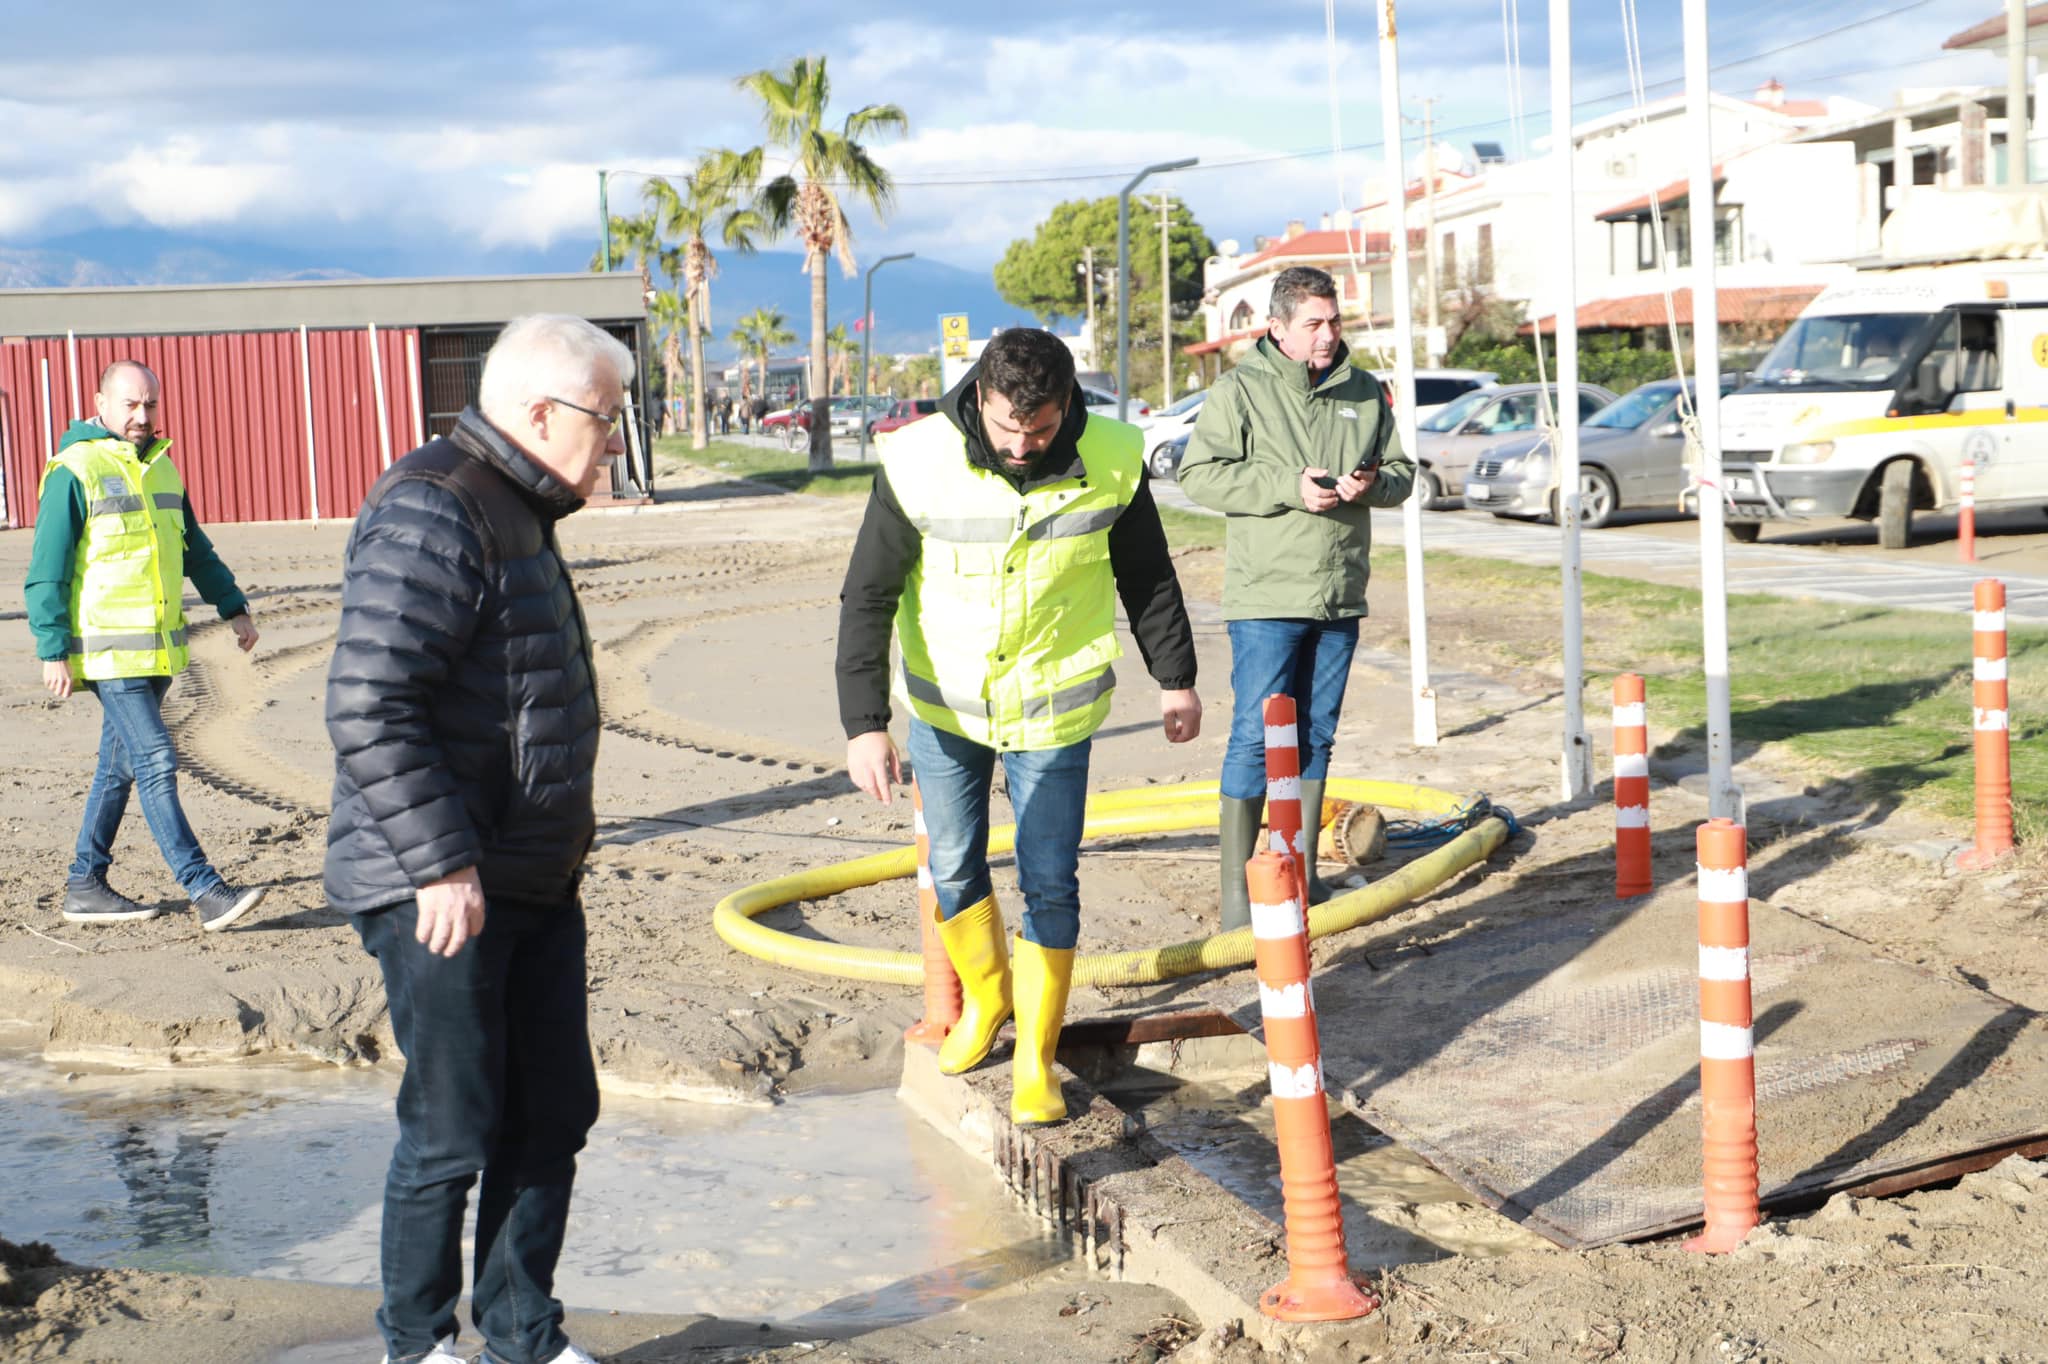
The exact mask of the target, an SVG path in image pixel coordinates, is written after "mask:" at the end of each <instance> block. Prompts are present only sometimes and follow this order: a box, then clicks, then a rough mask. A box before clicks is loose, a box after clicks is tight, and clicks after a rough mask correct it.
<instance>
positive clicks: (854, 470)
mask: <svg viewBox="0 0 2048 1364" xmlns="http://www.w3.org/2000/svg"><path fill="white" fill-rule="evenodd" d="M833 448H834V450H835V451H837V452H839V462H838V463H837V464H835V465H833V466H832V467H831V468H830V469H826V470H823V471H821V472H818V473H813V472H812V471H811V469H810V466H809V462H808V461H809V457H808V456H807V455H806V454H805V452H804V451H802V450H795V451H791V450H784V449H781V448H780V447H762V446H758V445H742V444H740V443H739V442H738V441H726V440H714V441H712V442H711V443H710V444H709V445H708V446H706V447H705V448H704V449H702V450H692V449H691V448H690V442H689V438H688V437H685V436H663V437H661V438H660V439H659V440H657V441H655V442H654V452H655V454H656V455H658V456H662V457H664V458H668V459H679V460H684V461H687V462H688V463H691V464H695V465H698V466H699V467H701V468H704V469H708V470H710V471H711V472H712V473H714V474H724V475H727V476H728V477H732V478H750V479H753V480H754V481H755V482H757V483H767V484H770V485H772V486H774V487H777V488H783V489H787V490H788V491H790V492H793V493H817V494H820V495H822V496H826V497H866V496H867V494H868V489H869V488H871V487H872V486H874V482H875V470H876V469H877V468H878V467H879V466H878V465H875V464H857V463H855V462H853V454H854V451H855V450H856V449H857V448H858V447H857V446H855V445H852V444H848V443H844V442H839V441H834V442H833Z"/></svg>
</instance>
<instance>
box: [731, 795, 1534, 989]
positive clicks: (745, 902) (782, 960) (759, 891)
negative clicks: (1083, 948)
mask: <svg viewBox="0 0 2048 1364" xmlns="http://www.w3.org/2000/svg"><path fill="white" fill-rule="evenodd" d="M1323 794H1324V797H1325V798H1326V799H1334V800H1349V801H1358V802H1361V803H1364V804H1371V805H1378V806H1381V807H1383V808H1392V809H1396V810H1411V811H1414V812H1416V813H1418V814H1425V815H1449V814H1456V813H1458V812H1459V811H1460V810H1461V809H1463V808H1464V802H1463V801H1462V800H1460V799H1459V798H1458V797H1457V796H1454V795H1451V794H1450V793H1449V792H1447V791H1437V790H1434V789H1432V788H1430V787H1427V786H1410V785H1408V784H1407V783H1405V782H1386V781H1364V780H1361V779H1359V778H1355V777H1332V778H1330V779H1329V782H1328V784H1327V785H1325V786H1324V788H1323ZM1216 800H1217V789H1216V783H1215V782H1213V781H1206V782H1183V783H1181V784H1179V785H1175V786H1140V787H1131V788H1129V789H1126V790H1122V791H1107V792H1104V793H1102V794H1100V795H1097V796H1092V797H1090V798H1089V801H1088V807H1087V822H1086V824H1085V826H1084V827H1083V829H1082V837H1084V838H1102V837H1106V836H1108V835H1112V834H1158V833H1178V832H1181V831H1184V830H1188V829H1211V828H1214V827H1215V826H1216ZM1016 832H1017V830H1016V826H1015V825H1011V824H1005V825H1002V826H1000V827H997V828H994V829H991V830H990V831H989V842H988V850H989V852H990V853H991V854H994V853H1003V852H1008V851H1010V849H1011V846H1012V842H1013V840H1014V838H1015V836H1016ZM1507 836H1508V826H1507V824H1506V822H1505V821H1503V820H1501V819H1500V818H1499V817H1498V816H1489V817H1488V818H1486V819H1482V820H1480V821H1479V822H1478V823H1476V824H1474V825H1473V826H1472V827H1471V828H1470V829H1467V830H1466V831H1465V832H1464V833H1462V834H1459V835H1458V836H1457V837H1456V838H1453V839H1452V840H1451V841H1450V842H1448V843H1445V844H1444V845H1443V846H1442V847H1440V848H1437V849H1435V850H1433V851H1431V852H1429V853H1428V854H1426V855H1424V856H1422V857H1419V858H1417V859H1416V860H1415V861H1413V862H1410V863H1409V864H1408V865H1406V866H1405V867H1402V868H1401V869H1400V870H1399V871H1397V872H1394V873H1393V874H1392V875H1389V876H1387V877H1384V878H1382V879H1381V880H1378V881H1375V882H1373V883H1372V884H1371V885H1368V886H1362V887H1360V888H1359V889H1357V890H1354V891H1350V892H1348V893H1346V894H1343V895H1338V896H1336V897H1334V898H1332V899H1331V900H1329V901H1327V902H1325V903H1323V904H1320V905H1317V906H1315V907H1314V908H1312V909H1310V910H1309V915H1308V929H1309V936H1310V937H1311V938H1320V937H1324V936H1325V935H1327V934H1331V933H1341V932H1343V931H1344V930H1345V929H1348V928H1356V927H1358V926H1359V925H1360V924H1368V923H1371V922H1373V921H1374V920H1376V919H1382V918H1385V917H1386V916H1387V915H1389V914H1391V913H1393V912H1394V911H1395V910H1396V909H1399V908H1400V907H1401V906H1402V905H1405V904H1407V903H1408V902H1409V901H1410V900H1413V899H1414V898H1415V897H1416V896H1418V895H1421V894H1422V893H1424V892H1425V891H1428V890H1432V889H1434V888H1435V887H1437V886H1439V885H1442V884H1443V883H1444V882H1445V881H1448V880H1450V879H1451V878H1452V877H1453V876H1456V875H1457V874H1458V873H1459V872H1461V871H1463V870H1465V868H1467V867H1469V866H1471V865H1473V864H1474V863H1476V862H1481V861H1484V860H1485V859H1486V858H1487V857H1489V856H1491V855H1492V853H1493V851H1494V849H1496V848H1498V847H1500V845H1501V844H1502V843H1503V842H1504V841H1506V839H1507ZM916 872H917V849H916V848H915V847H914V846H908V847H902V848H892V849H890V850H889V851H887V852H879V853H872V854H870V855H869V856H867V857H858V858H855V859H854V860H852V861H850V862H835V863H833V864H832V865H830V866H825V867H812V868H809V869H807V870H804V871H799V872H792V873H791V874H790V875H788V876H778V877H776V878H775V879H774V880H772V881H760V882H756V883H755V884H754V885H751V886H746V887H743V888H742V889H740V890H736V891H734V892H733V893H732V894H730V895H728V896H726V897H725V898H724V899H723V900H720V901H719V902H718V904H717V905H716V906H715V907H714V908H713V909H712V911H711V924H712V927H713V928H715V929H717V931H718V936H719V937H721V938H723V939H725V941H726V943H727V944H728V945H730V946H732V947H734V948H737V949H738V950H739V951H742V952H745V953H746V954H747V955H749V956H752V957H759V958H760V959H761V960H762V961H769V962H774V963H775V964H776V965H778V966H788V967H791V968H793V969H795V970H798V971H810V972H814V973H816V974H818V975H827V976H844V977H846V978H847V979H849V980H873V981H880V982H882V983H884V984H889V985H911V986H916V985H921V984H923V983H924V958H923V957H922V956H921V955H920V954H918V953H916V952H897V951H893V950H891V949H889V948H882V947H854V946H851V945H849V944H846V943H835V942H825V941H822V940H820V939H817V938H799V937H797V936H796V935H794V934H791V933H784V932H781V931H780V930H777V929H773V928H768V927H765V926H763V925H761V924H757V923H755V922H754V916H755V915H757V914H764V913H766V912H767V911H769V910H771V909H775V908H777V907H779V906H781V905H787V904H794V903H796V902H797V901H799V900H816V899H820V898H822V897H824V896H827V895H837V894H839V893H840V892H841V891H845V890H852V889H853V888H854V887H856V886H871V885H874V884H875V883H876V882H878V881H888V880H891V879H894V878H896V877H902V876H913V875H915V874H916ZM1252 951H1253V946H1252V931H1251V930H1250V929H1249V928H1240V929H1238V930H1236V931H1235V932H1231V933H1218V934H1215V935H1214V936H1212V937H1207V938H1197V939H1194V940H1193V941H1190V942H1178V943H1173V944H1171V945H1169V946H1166V947H1155V948H1147V949H1143V950H1140V951H1135V952H1106V953H1100V954H1097V955H1092V956H1083V957H1077V958H1075V961H1074V983H1075V984H1077V985H1149V984H1153V983H1156V982H1158V981H1162V980H1172V979H1175V978H1176V977H1179V976H1191V975H1195V974H1196V973H1198V972H1202V971H1213V970H1217V969H1219V968H1222V967H1228V966H1243V965H1244V964H1245V963H1247V962H1249V961H1250V960H1251V959H1252Z"/></svg>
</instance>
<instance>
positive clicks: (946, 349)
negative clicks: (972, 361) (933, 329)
mask: <svg viewBox="0 0 2048 1364" xmlns="http://www.w3.org/2000/svg"><path fill="white" fill-rule="evenodd" d="M939 350H940V353H941V354H943V355H944V356H945V357H946V358H947V359H948V360H965V359H966V358H967V314H966V313H944V314H941V315H940V317H939Z"/></svg>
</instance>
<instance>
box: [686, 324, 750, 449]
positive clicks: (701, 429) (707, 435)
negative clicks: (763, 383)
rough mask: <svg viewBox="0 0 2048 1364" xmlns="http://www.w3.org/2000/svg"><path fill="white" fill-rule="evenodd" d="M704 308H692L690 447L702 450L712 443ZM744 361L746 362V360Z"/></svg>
mask: <svg viewBox="0 0 2048 1364" xmlns="http://www.w3.org/2000/svg"><path fill="white" fill-rule="evenodd" d="M703 316H704V310H703V309H702V308H700V307H697V306H694V305H693V306H692V307H691V309H690V448H691V449H692V450H702V449H703V448H704V447H706V446H707V445H709V444H710V443H711V427H710V423H709V420H708V418H707V417H706V416H705V408H704V328H703V325H702V321H701V319H702V318H703ZM742 363H745V362H744V361H743V362H742Z"/></svg>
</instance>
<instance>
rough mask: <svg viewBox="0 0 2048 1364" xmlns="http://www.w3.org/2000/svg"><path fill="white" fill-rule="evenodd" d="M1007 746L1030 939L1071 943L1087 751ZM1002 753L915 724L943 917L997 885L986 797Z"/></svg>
mask: <svg viewBox="0 0 2048 1364" xmlns="http://www.w3.org/2000/svg"><path fill="white" fill-rule="evenodd" d="M1092 742H1093V741H1092V740H1089V739H1083V740H1081V742H1079V743H1077V744H1068V745H1067V746H1066V747H1065V748H1046V749H1040V750H1038V751H1036V752H1030V753H1012V752H1005V753H1004V754H1003V755H1002V758H1003V776H1004V779H1005V781H1006V782H1007V783H1008V785H1009V788H1010V808H1011V809H1012V810H1013V811H1015V812H1016V816H1017V844H1016V853H1017V884H1018V886H1019V888H1020V889H1022V890H1023V892H1024V918H1023V924H1022V927H1021V931H1022V932H1023V934H1024V941H1026V942H1033V943H1037V944H1038V945H1039V946H1040V947H1051V948H1070V947H1072V946H1073V945H1074V944H1075V943H1076V942H1077V941H1079V940H1080V937H1081V877H1080V869H1081V825H1082V822H1083V821H1082V815H1081V807H1082V806H1083V805H1085V804H1086V803H1087V800H1088V750H1089V746H1090V744H1091V743H1092ZM995 764H996V751H995V750H994V749H992V748H984V747H983V746H982V745H980V744H978V743H976V742H974V740H972V739H963V738H961V737H960V736H959V735H957V734H949V733H947V732H946V731H945V730H942V729H935V728H933V727H932V726H930V725H928V724H926V723H925V722H924V721H922V720H912V721H911V722H910V766H911V768H912V771H913V774H914V775H915V776H916V778H917V789H918V794H919V795H920V796H921V797H922V798H923V800H924V823H925V830H926V833H927V835H928V837H929V839H930V842H931V863H932V881H933V883H934V884H935V885H936V887H937V889H938V893H939V917H940V918H941V919H950V918H952V917H953V916H954V915H955V914H958V913H959V912H960V911H961V910H963V909H966V908H967V907H968V906H969V905H972V904H974V903H976V902H977V901H980V900H983V899H986V898H987V897H988V895H989V894H990V891H991V886H990V884H989V876H988V796H989V787H990V784H991V783H992V782H993V781H994V778H995Z"/></svg>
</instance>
